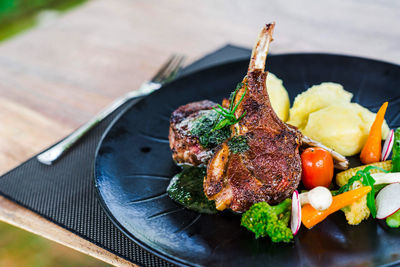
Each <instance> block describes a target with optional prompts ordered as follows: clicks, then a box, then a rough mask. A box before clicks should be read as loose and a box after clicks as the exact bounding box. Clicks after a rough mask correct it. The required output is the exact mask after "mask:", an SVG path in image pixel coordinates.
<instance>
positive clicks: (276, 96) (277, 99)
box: [266, 72, 290, 121]
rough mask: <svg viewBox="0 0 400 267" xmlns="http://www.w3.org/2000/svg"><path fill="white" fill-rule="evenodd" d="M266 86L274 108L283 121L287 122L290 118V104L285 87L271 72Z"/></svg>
mask: <svg viewBox="0 0 400 267" xmlns="http://www.w3.org/2000/svg"><path fill="white" fill-rule="evenodd" d="M266 84H267V91H268V95H269V98H270V101H271V105H272V108H273V109H274V111H275V113H276V115H278V117H279V118H280V119H281V120H283V121H287V119H288V117H289V108H290V102H289V95H288V93H287V91H286V89H285V87H284V86H283V82H282V80H280V79H278V78H277V77H276V76H275V75H274V74H272V73H270V72H269V73H268V75H267V82H266Z"/></svg>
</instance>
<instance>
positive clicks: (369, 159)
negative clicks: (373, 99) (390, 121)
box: [360, 102, 388, 164]
mask: <svg viewBox="0 0 400 267" xmlns="http://www.w3.org/2000/svg"><path fill="white" fill-rule="evenodd" d="M387 106H388V102H385V103H383V105H382V106H381V108H380V109H379V111H378V113H377V114H376V118H375V121H374V123H373V124H372V126H371V130H370V131H369V135H368V139H367V142H366V143H365V145H364V148H363V149H362V151H361V154H360V160H361V162H362V163H364V164H371V163H374V162H378V161H380V159H381V153H382V148H381V146H382V145H381V140H382V124H383V120H384V119H385V113H386V108H387Z"/></svg>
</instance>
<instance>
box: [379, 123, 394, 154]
mask: <svg viewBox="0 0 400 267" xmlns="http://www.w3.org/2000/svg"><path fill="white" fill-rule="evenodd" d="M393 141H394V130H390V131H389V134H388V136H387V137H386V141H385V144H384V145H383V148H382V155H381V161H384V160H387V158H388V157H389V155H390V152H392V148H393Z"/></svg>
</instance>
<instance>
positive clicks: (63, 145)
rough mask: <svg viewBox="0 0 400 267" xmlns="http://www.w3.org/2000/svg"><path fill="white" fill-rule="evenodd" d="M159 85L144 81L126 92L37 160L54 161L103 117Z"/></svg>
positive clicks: (46, 162) (50, 162) (45, 162)
mask: <svg viewBox="0 0 400 267" xmlns="http://www.w3.org/2000/svg"><path fill="white" fill-rule="evenodd" d="M160 87H161V85H160V84H158V83H151V82H148V83H145V84H143V85H142V86H141V87H140V89H139V90H135V91H131V92H128V93H127V94H125V95H123V96H121V97H119V98H117V99H116V100H114V101H113V102H112V103H111V104H110V105H109V106H107V107H106V108H104V109H103V110H101V111H100V112H99V113H98V114H96V115H95V116H94V117H93V118H91V119H90V120H89V121H88V122H86V123H85V124H83V125H82V126H81V127H79V128H78V129H76V130H75V131H73V132H72V133H71V134H70V135H69V136H67V137H66V138H65V139H64V140H62V141H61V142H59V143H58V144H56V145H54V146H53V147H51V148H49V149H47V150H46V151H44V152H42V153H40V154H39V155H37V156H36V158H37V160H38V161H39V162H41V163H43V164H46V165H51V164H52V163H53V162H54V161H56V160H57V159H58V158H60V157H61V156H62V155H63V154H64V153H65V152H66V151H67V150H68V149H69V148H71V146H73V145H74V144H75V143H76V142H77V141H78V140H79V139H81V138H82V137H83V136H84V135H85V134H86V133H87V132H89V131H90V130H91V129H92V128H93V127H95V126H96V125H97V124H99V123H100V122H101V121H102V120H103V119H104V118H106V117H107V116H108V115H110V114H111V113H112V112H113V111H115V110H116V109H118V108H119V107H120V106H122V105H123V104H125V103H126V102H128V101H129V100H131V99H133V98H137V97H141V96H145V95H147V94H149V93H151V92H153V91H154V90H157V89H159V88H160Z"/></svg>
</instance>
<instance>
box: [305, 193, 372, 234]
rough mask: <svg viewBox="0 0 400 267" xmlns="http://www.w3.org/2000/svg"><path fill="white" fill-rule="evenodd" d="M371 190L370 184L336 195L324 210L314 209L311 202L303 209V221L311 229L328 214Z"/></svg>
mask: <svg viewBox="0 0 400 267" xmlns="http://www.w3.org/2000/svg"><path fill="white" fill-rule="evenodd" d="M369 191H371V187H370V186H363V187H360V188H357V189H354V190H351V191H347V192H344V193H342V194H340V195H337V196H334V197H333V198H332V204H331V206H330V207H329V208H328V209H327V210H324V211H318V210H316V209H314V208H313V207H312V206H311V205H310V204H306V205H304V206H303V208H302V209H301V221H302V223H303V224H304V225H305V226H306V227H307V228H308V229H310V228H311V227H313V226H314V225H316V224H317V223H319V222H321V221H323V220H324V219H325V218H326V217H328V215H330V214H332V213H334V212H336V211H338V210H340V209H341V208H344V207H346V206H348V205H350V204H351V203H353V202H354V201H356V200H358V199H360V198H361V197H363V196H365V195H366V194H368V192H369Z"/></svg>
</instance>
